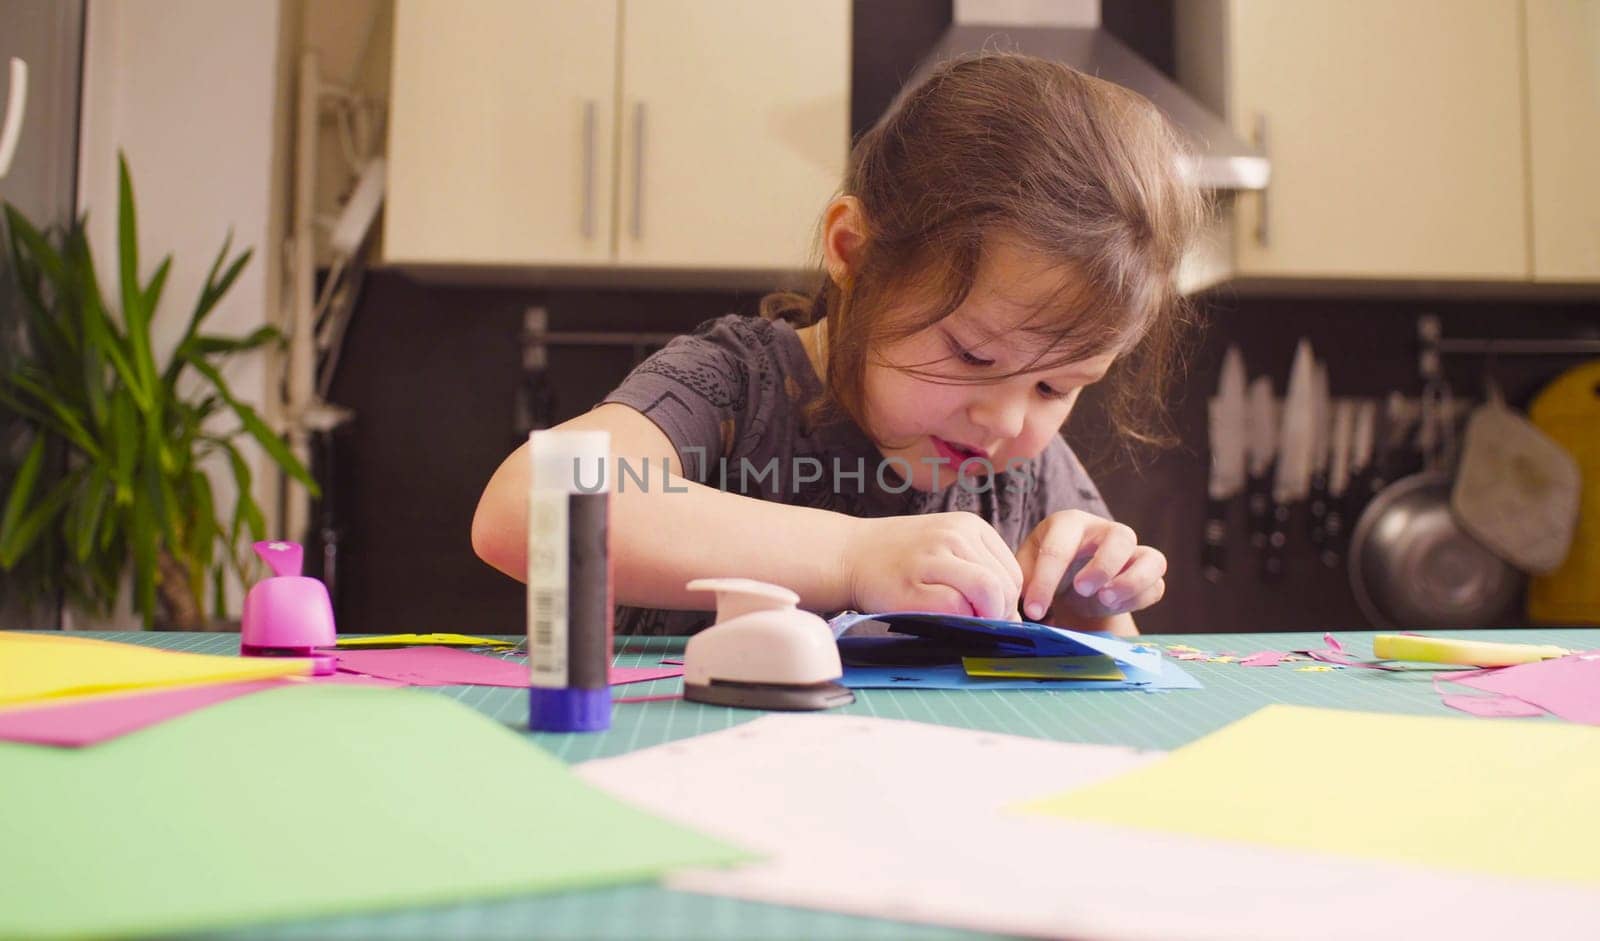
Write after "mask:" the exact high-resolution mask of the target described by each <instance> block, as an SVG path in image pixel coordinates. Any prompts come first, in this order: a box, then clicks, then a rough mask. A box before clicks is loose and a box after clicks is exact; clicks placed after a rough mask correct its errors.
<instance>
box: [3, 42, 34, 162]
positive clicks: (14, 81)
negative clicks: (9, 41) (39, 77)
mask: <svg viewBox="0 0 1600 941" xmlns="http://www.w3.org/2000/svg"><path fill="white" fill-rule="evenodd" d="M7 97H8V99H9V100H8V102H7V104H6V110H5V118H6V120H5V128H4V129H3V130H0V179H3V178H4V177H5V175H6V174H7V173H10V172H11V158H12V157H13V156H15V155H16V153H17V141H18V139H20V138H21V137H22V119H23V117H24V116H26V115H27V113H28V63H26V62H24V61H22V60H21V59H19V58H17V57H16V56H12V57H11V93H10V94H9V95H8V96H7Z"/></svg>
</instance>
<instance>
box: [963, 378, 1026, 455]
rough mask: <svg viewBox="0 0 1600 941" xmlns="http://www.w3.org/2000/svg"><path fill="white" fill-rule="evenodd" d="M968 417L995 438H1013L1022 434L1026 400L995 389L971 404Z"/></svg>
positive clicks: (1014, 394) (1012, 393)
mask: <svg viewBox="0 0 1600 941" xmlns="http://www.w3.org/2000/svg"><path fill="white" fill-rule="evenodd" d="M969 417H970V418H971V419H972V422H973V423H974V424H976V425H977V426H978V427H979V428H982V429H983V430H984V431H986V432H988V433H989V434H991V435H993V436H995V437H997V438H1007V439H1010V438H1015V437H1017V436H1018V435H1020V434H1022V428H1023V424H1024V422H1025V421H1026V419H1027V417H1028V403H1027V399H1026V398H1025V397H1023V396H1021V395H1018V394H1016V393H1015V392H1011V391H1008V390H1001V389H995V390H992V391H991V392H990V394H989V395H986V396H984V397H983V398H981V399H980V400H978V401H977V402H976V403H974V404H973V406H972V408H971V410H970V411H969ZM974 443H980V442H974ZM980 444H981V443H980Z"/></svg>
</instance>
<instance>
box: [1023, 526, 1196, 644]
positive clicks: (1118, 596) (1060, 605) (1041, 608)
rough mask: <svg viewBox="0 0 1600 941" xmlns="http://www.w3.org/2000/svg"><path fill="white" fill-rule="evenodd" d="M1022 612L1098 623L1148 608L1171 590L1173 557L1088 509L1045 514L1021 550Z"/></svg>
mask: <svg viewBox="0 0 1600 941" xmlns="http://www.w3.org/2000/svg"><path fill="white" fill-rule="evenodd" d="M1017 561H1018V562H1019V563H1020V564H1021V565H1022V571H1023V579H1024V580H1023V589H1022V613H1023V614H1024V615H1026V616H1028V617H1030V618H1033V619H1035V620H1037V619H1039V618H1042V617H1043V616H1044V614H1045V612H1046V611H1049V610H1051V608H1052V606H1053V607H1054V609H1055V616H1054V617H1053V618H1052V621H1064V622H1067V623H1069V624H1081V625H1084V626H1088V625H1090V624H1091V623H1092V622H1097V621H1103V620H1105V619H1107V618H1111V617H1115V616H1117V615H1120V614H1126V613H1128V612H1130V611H1138V610H1140V609H1141V608H1148V607H1150V606H1151V605H1153V604H1155V603H1156V602H1157V601H1160V600H1161V596H1162V595H1163V594H1165V593H1166V590H1167V583H1166V581H1165V579H1164V578H1163V576H1165V575H1166V573H1167V557H1166V556H1164V555H1162V554H1161V553H1160V552H1159V551H1157V550H1156V549H1152V548H1151V547H1149V546H1141V545H1139V538H1138V536H1136V535H1135V534H1134V532H1133V530H1131V529H1129V528H1128V527H1126V526H1124V525H1122V524H1121V523H1115V522H1112V521H1111V520H1108V519H1105V518H1104V517H1100V516H1095V515H1094V514H1092V513H1085V512H1084V511H1082V510H1062V511H1060V512H1059V513H1052V514H1050V515H1049V516H1047V517H1045V519H1044V521H1043V522H1041V523H1040V524H1039V525H1038V526H1036V527H1034V530H1033V532H1031V533H1029V534H1028V538H1027V539H1025V540H1023V543H1022V548H1020V549H1019V550H1017Z"/></svg>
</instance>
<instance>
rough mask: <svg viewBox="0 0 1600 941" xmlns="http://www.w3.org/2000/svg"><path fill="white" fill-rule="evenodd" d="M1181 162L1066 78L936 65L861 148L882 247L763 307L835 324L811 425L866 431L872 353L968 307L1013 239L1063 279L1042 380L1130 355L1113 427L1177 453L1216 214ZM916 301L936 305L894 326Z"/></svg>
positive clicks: (857, 177)
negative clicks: (1197, 302)
mask: <svg viewBox="0 0 1600 941" xmlns="http://www.w3.org/2000/svg"><path fill="white" fill-rule="evenodd" d="M1182 159H1183V150H1182V148H1181V147H1180V145H1179V143H1178V141H1177V138H1176V136H1175V135H1174V133H1173V132H1172V129H1171V127H1170V126H1169V125H1168V123H1167V121H1166V120H1165V119H1164V118H1163V117H1162V115H1161V113H1160V112H1159V111H1157V110H1156V109H1155V107H1154V106H1153V105H1151V104H1150V102H1149V101H1147V100H1146V99H1145V98H1143V97H1141V96H1140V95H1138V94H1137V93H1135V92H1132V91H1129V90H1127V89H1125V88H1122V87H1121V86H1118V85H1113V84H1111V83H1109V82H1104V81H1101V80H1099V79H1096V78H1092V77H1090V76H1088V75H1085V74H1083V73H1082V72H1079V71H1077V70H1075V69H1072V68H1070V67H1068V66H1066V65H1063V64H1060V63H1057V62H1051V61H1048V60H1044V59H1038V58H1034V57H1031V56H1023V55H1016V54H1010V53H987V54H982V55H977V56H972V57H966V58H961V59H957V60H954V61H952V62H949V63H946V64H943V65H941V66H940V67H938V68H937V69H936V70H935V71H934V72H933V73H932V74H931V75H929V76H928V78H927V79H926V80H925V81H923V82H922V83H921V84H919V85H917V86H915V87H914V88H911V89H908V90H907V91H905V92H903V93H902V94H901V96H900V98H899V99H898V100H897V102H896V104H895V105H894V106H893V107H892V108H890V110H889V112H888V113H887V114H885V115H884V117H883V118H882V119H880V120H879V121H878V123H877V124H876V125H875V126H874V127H872V129H871V130H869V131H867V132H866V133H865V134H863V135H862V137H861V139H860V140H859V141H857V142H856V145H855V147H854V148H853V149H852V151H851V154H850V162H849V167H848V169H847V171H846V176H845V180H844V185H843V189H842V193H843V194H844V195H848V196H854V197H856V198H857V199H858V200H859V201H860V205H861V213H862V215H863V216H864V224H865V227H866V239H865V244H864V245H863V246H862V248H861V249H860V251H859V253H858V254H857V256H856V257H854V258H853V259H852V262H853V264H852V266H851V271H850V274H849V276H848V277H847V278H845V279H844V281H843V283H842V284H835V283H834V282H833V281H832V280H831V279H828V278H826V277H824V278H823V282H822V287H821V289H820V290H819V291H817V292H816V293H815V294H814V295H812V296H809V297H807V296H803V295H798V294H793V293H784V294H773V295H769V296H767V297H766V298H764V299H763V301H762V304H761V312H762V315H763V316H765V317H768V318H773V317H783V318H784V319H788V320H790V321H793V322H797V323H800V324H809V323H814V322H816V321H818V320H823V319H825V320H826V321H827V329H828V341H829V342H828V351H827V363H826V370H825V380H826V381H825V386H826V388H827V395H826V396H825V397H824V399H823V400H820V401H818V402H815V403H812V407H811V412H810V414H811V416H812V417H813V418H821V417H822V416H823V415H824V414H825V413H829V412H832V413H834V414H835V415H837V413H838V412H840V411H842V412H843V413H845V414H847V415H849V416H850V417H851V418H853V419H855V421H856V423H857V424H859V425H861V426H862V427H863V428H866V421H865V414H864V413H865V409H864V403H863V401H862V389H863V384H864V381H865V373H866V366H867V363H868V356H869V355H870V353H871V351H873V350H875V349H878V348H880V346H879V345H880V344H882V343H886V342H893V341H894V340H896V339H901V338H904V337H907V336H910V335H912V334H913V333H916V332H917V331H919V330H922V329H924V328H926V327H928V326H929V325H931V324H933V323H936V322H938V321H939V320H942V319H943V318H944V317H946V316H948V315H949V314H950V313H952V312H953V311H955V310H956V309H957V308H958V307H960V306H961V304H962V302H963V301H964V300H965V299H966V298H967V296H968V294H970V293H971V291H972V288H973V284H974V282H975V281H976V279H977V276H978V272H979V268H980V266H981V264H982V261H983V258H984V253H985V250H986V248H990V247H992V246H993V245H994V243H995V240H997V239H1008V240H1010V241H1012V242H1013V243H1014V244H1016V245H1018V246H1020V247H1022V248H1024V249H1026V250H1028V251H1030V252H1033V253H1037V254H1038V255H1039V256H1041V257H1042V258H1044V259H1047V260H1049V261H1051V262H1053V263H1058V264H1059V265H1060V267H1061V270H1062V272H1063V282H1062V286H1061V289H1060V290H1059V291H1057V292H1056V294H1055V296H1054V297H1052V298H1050V299H1048V301H1047V302H1046V303H1045V304H1044V305H1043V307H1042V309H1040V310H1039V311H1037V312H1036V314H1035V316H1033V317H1030V319H1029V322H1028V326H1027V329H1028V332H1030V333H1033V334H1037V335H1038V336H1039V337H1040V338H1041V339H1043V340H1045V341H1047V342H1046V343H1045V344H1043V348H1044V349H1045V350H1047V351H1048V352H1047V353H1046V354H1044V355H1042V356H1040V357H1039V358H1037V359H1036V360H1035V361H1034V362H1033V363H1030V364H1029V365H1028V367H1027V368H1026V371H1034V370H1043V369H1050V368H1055V367H1057V366H1059V365H1061V364H1063V363H1066V362H1071V361H1075V360H1080V359H1084V358H1088V357H1092V356H1096V355H1099V354H1102V353H1107V352H1114V353H1119V354H1126V355H1122V356H1119V359H1118V362H1117V364H1116V366H1114V367H1113V369H1112V381H1111V383H1110V386H1111V388H1110V390H1109V391H1110V394H1109V396H1108V397H1107V407H1108V409H1109V411H1110V418H1111V420H1112V423H1113V425H1114V427H1116V428H1117V429H1118V430H1120V431H1122V432H1123V433H1124V434H1125V435H1127V436H1128V437H1129V438H1131V439H1133V440H1136V441H1140V442H1145V443H1161V444H1166V443H1170V441H1171V440H1172V438H1171V435H1170V434H1169V433H1168V432H1167V425H1166V420H1165V409H1164V407H1163V403H1164V397H1165V394H1166V391H1167V388H1168V385H1169V384H1170V381H1171V378H1172V376H1173V374H1174V372H1175V369H1176V365H1177V363H1176V359H1177V356H1176V354H1177V352H1178V349H1179V346H1180V342H1179V341H1180V335H1181V333H1182V331H1183V328H1185V327H1186V326H1188V325H1190V324H1192V323H1193V321H1194V314H1193V311H1192V309H1191V308H1190V307H1189V305H1188V304H1186V303H1185V301H1184V299H1183V298H1182V297H1181V296H1180V295H1179V294H1178V293H1177V290H1176V272H1177V267H1178V263H1179V260H1180V258H1181V257H1182V255H1183V253H1184V250H1185V249H1186V248H1187V246H1188V244H1189V242H1190V240H1191V239H1192V238H1193V237H1194V235H1195V234H1196V232H1197V230H1198V228H1199V226H1200V224H1201V222H1202V219H1203V214H1204V201H1203V199H1202V197H1201V195H1200V193H1199V191H1198V190H1197V189H1196V188H1195V187H1194V186H1193V184H1192V183H1190V182H1189V181H1188V180H1187V178H1186V175H1185V174H1184V173H1183V172H1182V170H1181V163H1180V161H1181V160H1182ZM908 296H911V297H919V296H927V298H928V300H927V302H926V303H925V304H922V305H914V306H916V308H917V309H915V310H912V311H909V312H908V311H905V310H901V311H900V312H899V314H898V315H893V316H891V315H890V312H891V310H893V309H894V308H895V306H896V304H897V302H898V303H899V304H901V305H903V303H904V300H905V299H906V298H907V297H908ZM991 378H992V377H991ZM946 381H960V380H946Z"/></svg>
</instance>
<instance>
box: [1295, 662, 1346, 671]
mask: <svg viewBox="0 0 1600 941" xmlns="http://www.w3.org/2000/svg"><path fill="white" fill-rule="evenodd" d="M1337 669H1339V668H1338V667H1332V666H1328V665H1327V664H1325V663H1319V664H1315V665H1313V666H1309V667H1295V668H1294V672H1296V673H1332V672H1333V671H1335V670H1337Z"/></svg>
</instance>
